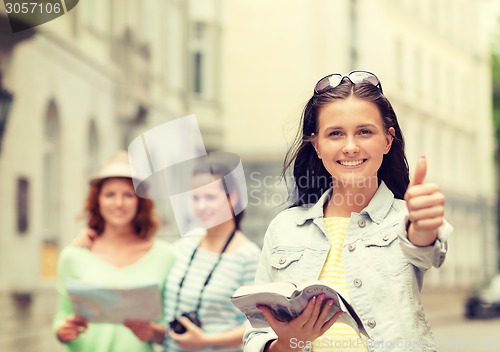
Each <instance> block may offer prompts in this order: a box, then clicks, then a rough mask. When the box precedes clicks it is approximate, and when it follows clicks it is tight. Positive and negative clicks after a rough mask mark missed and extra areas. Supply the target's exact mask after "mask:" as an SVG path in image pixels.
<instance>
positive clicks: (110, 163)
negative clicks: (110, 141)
mask: <svg viewBox="0 0 500 352" xmlns="http://www.w3.org/2000/svg"><path fill="white" fill-rule="evenodd" d="M110 177H128V178H132V174H131V172H130V164H129V161H128V153H127V152H126V151H119V152H117V153H115V154H113V155H112V156H111V157H110V158H109V159H108V160H107V161H106V162H105V163H104V165H102V167H101V169H100V170H99V172H98V173H97V175H94V176H92V177H91V178H90V183H94V182H97V181H99V180H102V179H105V178H110Z"/></svg>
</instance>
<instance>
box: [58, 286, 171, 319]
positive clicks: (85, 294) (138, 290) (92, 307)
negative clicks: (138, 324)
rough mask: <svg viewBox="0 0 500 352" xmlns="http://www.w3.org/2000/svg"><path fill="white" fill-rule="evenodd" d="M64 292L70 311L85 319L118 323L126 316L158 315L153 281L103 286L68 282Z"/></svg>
mask: <svg viewBox="0 0 500 352" xmlns="http://www.w3.org/2000/svg"><path fill="white" fill-rule="evenodd" d="M66 291H67V292H68V295H69V297H70V299H71V304H72V306H73V312H74V314H75V315H77V316H81V317H84V318H86V319H87V321H89V322H93V323H119V324H121V323H123V322H124V321H125V320H127V319H137V320H146V321H156V320H159V319H160V318H161V313H162V305H161V294H160V289H159V288H158V285H157V284H143V285H134V286H126V287H106V286H97V285H92V284H88V283H84V282H80V281H70V282H68V283H67V284H66Z"/></svg>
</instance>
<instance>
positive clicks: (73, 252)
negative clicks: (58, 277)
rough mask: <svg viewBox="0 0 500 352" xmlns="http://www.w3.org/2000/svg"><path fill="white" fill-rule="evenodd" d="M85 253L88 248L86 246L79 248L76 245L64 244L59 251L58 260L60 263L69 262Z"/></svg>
mask: <svg viewBox="0 0 500 352" xmlns="http://www.w3.org/2000/svg"><path fill="white" fill-rule="evenodd" d="M87 253H88V249H86V248H81V247H78V246H66V247H64V248H63V250H62V251H61V253H59V258H58V260H59V262H60V263H69V262H72V261H75V260H78V259H79V258H81V257H82V256H84V255H86V254H87Z"/></svg>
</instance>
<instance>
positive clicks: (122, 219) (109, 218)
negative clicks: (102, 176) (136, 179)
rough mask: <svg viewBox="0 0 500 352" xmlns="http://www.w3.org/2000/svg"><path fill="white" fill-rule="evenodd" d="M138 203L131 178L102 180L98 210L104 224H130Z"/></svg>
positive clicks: (118, 225)
mask: <svg viewBox="0 0 500 352" xmlns="http://www.w3.org/2000/svg"><path fill="white" fill-rule="evenodd" d="M138 203H139V199H138V198H137V196H136V194H135V192H134V186H133V185H132V181H131V180H129V179H125V178H111V179H109V180H106V181H104V183H103V185H102V188H101V192H100V193H99V210H100V213H101V215H102V217H103V219H104V221H105V222H106V225H105V226H113V227H117V228H123V227H127V226H130V225H131V224H132V220H133V219H134V217H135V215H136V213H137V207H138Z"/></svg>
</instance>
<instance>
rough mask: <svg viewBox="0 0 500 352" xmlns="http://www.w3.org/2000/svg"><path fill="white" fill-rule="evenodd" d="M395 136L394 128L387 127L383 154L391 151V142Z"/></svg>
mask: <svg viewBox="0 0 500 352" xmlns="http://www.w3.org/2000/svg"><path fill="white" fill-rule="evenodd" d="M395 135H396V130H395V129H394V127H389V130H388V131H387V133H386V134H385V141H386V146H385V150H384V154H387V153H389V150H391V146H392V141H393V140H394V136H395Z"/></svg>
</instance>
